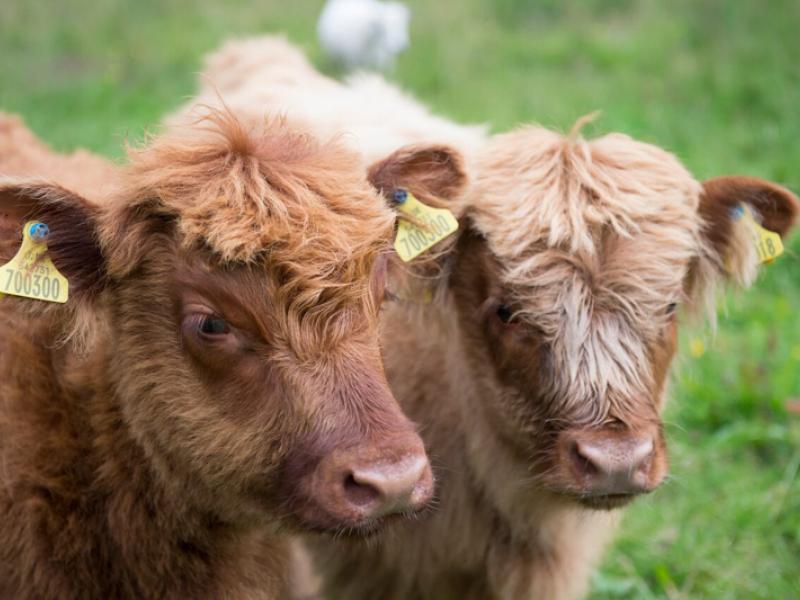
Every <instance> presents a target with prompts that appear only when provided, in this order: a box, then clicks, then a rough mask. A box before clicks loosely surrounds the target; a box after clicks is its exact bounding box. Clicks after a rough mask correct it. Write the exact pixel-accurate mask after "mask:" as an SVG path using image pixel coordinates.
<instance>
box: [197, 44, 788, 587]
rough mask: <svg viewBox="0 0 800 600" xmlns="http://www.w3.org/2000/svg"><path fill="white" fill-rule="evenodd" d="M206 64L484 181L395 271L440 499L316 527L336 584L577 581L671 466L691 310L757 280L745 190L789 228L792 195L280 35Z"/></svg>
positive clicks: (298, 109) (400, 323)
mask: <svg viewBox="0 0 800 600" xmlns="http://www.w3.org/2000/svg"><path fill="white" fill-rule="evenodd" d="M208 65H209V71H208V72H207V73H206V75H207V77H208V79H209V80H210V81H212V82H214V83H215V84H216V85H218V86H220V89H222V90H223V91H224V93H225V95H226V98H230V99H232V100H233V101H234V102H235V104H234V105H233V108H234V109H235V110H236V111H237V113H238V114H243V115H248V116H249V117H252V118H257V117H258V115H259V114H261V113H263V112H264V111H267V110H269V111H275V110H285V111H286V112H287V113H288V114H290V115H291V116H292V117H297V118H301V119H303V120H305V121H306V122H307V123H309V124H311V125H312V126H313V128H314V129H315V130H316V131H318V132H326V133H330V132H333V131H337V130H339V131H344V132H348V135H344V136H343V139H345V140H351V141H352V144H353V146H355V147H356V148H357V149H359V150H360V151H361V152H362V153H363V154H364V155H365V161H370V160H374V159H376V158H377V157H378V153H379V152H386V151H388V150H391V146H395V147H396V146H398V145H400V144H406V143H411V142H414V143H419V142H426V143H430V142H436V143H442V142H449V143H452V144H455V145H456V146H457V147H458V148H459V149H460V150H464V151H465V153H466V154H467V155H468V170H469V173H470V175H471V177H472V182H471V184H470V185H469V186H468V187H466V188H464V189H461V190H452V191H451V194H450V195H444V196H442V197H440V200H439V202H440V203H441V204H443V205H447V206H448V207H449V208H451V210H453V212H455V213H456V214H457V216H458V217H459V219H460V222H461V227H460V229H459V233H458V235H457V236H454V238H451V241H450V242H449V243H442V244H440V246H439V247H438V252H436V253H434V254H433V255H431V256H430V257H429V258H428V259H426V260H423V261H421V262H419V263H417V264H414V263H412V265H411V267H410V268H408V269H402V270H401V269H398V270H396V271H395V272H394V273H393V276H392V277H390V280H391V281H392V287H393V290H394V291H395V292H396V293H397V296H398V297H399V299H398V301H397V302H394V303H391V304H389V305H388V306H387V307H386V308H385V310H384V313H383V316H382V325H383V328H382V338H383V348H384V353H385V354H384V355H385V364H386V367H387V374H388V377H389V381H390V385H391V387H392V390H393V392H394V393H395V395H396V397H397V398H398V399H399V400H400V402H401V405H402V406H403V408H404V410H405V411H406V412H407V414H409V415H410V416H411V417H412V418H414V419H416V420H417V421H419V422H420V423H422V424H423V425H424V430H423V431H424V439H425V443H426V446H427V448H428V451H429V452H430V454H431V456H433V457H435V461H436V464H438V466H439V469H438V472H437V480H438V482H439V483H438V485H439V490H438V496H439V499H440V502H439V504H440V508H439V510H438V511H437V512H436V513H435V514H433V515H432V516H431V517H430V518H428V519H425V520H424V521H420V522H416V523H412V524H410V525H405V526H404V527H402V528H400V527H398V528H395V529H392V530H391V531H390V532H387V535H386V537H385V538H384V540H383V541H384V543H381V544H380V545H378V546H377V547H372V548H363V547H359V546H348V545H347V544H346V543H343V542H338V543H336V542H331V541H329V540H313V543H312V546H313V549H314V552H315V555H316V558H317V566H318V568H319V570H320V571H321V573H322V574H323V575H324V577H325V591H326V592H327V595H328V596H329V597H331V598H347V599H348V600H353V599H358V598H365V599H366V598H384V599H391V598H396V599H400V598H403V599H409V598H430V599H436V600H442V599H444V598H459V599H462V598H476V599H477V598H508V599H517V598H547V599H548V600H552V599H564V598H576V597H578V596H581V595H582V594H583V593H585V590H586V588H587V583H588V576H589V573H590V570H591V567H592V565H593V564H594V563H595V562H596V560H597V558H598V557H599V555H600V553H601V550H602V548H603V546H604V544H605V543H606V541H607V540H608V539H609V538H610V536H611V534H612V532H613V524H614V522H615V520H616V518H615V517H616V514H615V512H614V511H610V510H609V509H613V508H616V507H619V506H622V505H624V504H626V503H627V502H628V501H630V500H631V499H632V498H634V497H635V496H637V495H639V494H642V493H646V492H649V491H651V490H653V489H654V488H656V487H657V486H658V485H659V484H660V483H661V482H662V481H663V479H664V477H665V475H666V472H667V459H666V451H665V442H664V436H663V431H662V422H661V417H660V414H661V411H662V408H663V405H664V402H665V387H666V380H667V373H668V370H669V365H670V362H671V359H672V357H673V354H674V352H675V347H676V339H677V314H678V312H679V311H678V307H679V306H680V305H686V309H687V310H686V311H685V312H687V313H688V312H692V311H694V312H697V311H698V310H699V309H701V308H702V305H705V306H710V299H713V295H714V294H713V290H714V288H715V287H716V284H717V283H719V282H723V281H726V280H734V281H735V282H738V283H740V284H744V285H746V284H749V283H750V282H751V281H752V280H753V278H754V276H755V273H756V267H757V262H758V261H757V260H756V251H755V248H754V245H753V243H752V239H751V233H752V230H753V226H752V223H751V222H750V221H749V219H748V218H746V217H742V216H741V210H742V208H745V207H747V208H749V209H750V210H751V211H752V213H753V214H754V215H755V216H756V218H757V219H759V220H761V222H762V223H763V224H764V226H765V227H766V228H768V229H770V230H773V231H776V232H778V233H779V234H781V235H785V234H786V233H787V232H788V231H789V229H790V227H791V225H792V223H793V221H794V219H795V215H796V213H797V210H798V202H797V199H796V198H795V196H794V195H792V194H791V193H790V192H789V191H788V190H786V189H784V188H782V187H780V186H777V185H775V184H772V183H769V182H766V181H762V180H759V179H755V178H748V177H723V178H718V179H712V180H710V181H707V182H705V183H699V182H697V181H696V180H695V179H694V178H693V177H692V176H691V175H690V174H689V173H688V172H687V171H686V169H685V168H684V167H683V166H682V165H681V164H680V163H679V162H678V160H677V159H676V158H675V157H674V156H672V155H670V154H668V153H667V152H664V151H663V150H661V149H659V148H656V147H654V146H651V145H649V144H644V143H641V142H638V141H635V140H632V139H630V138H629V137H627V136H624V135H619V134H612V135H607V136H604V137H602V138H599V139H596V140H592V141H588V140H584V139H582V138H581V137H580V135H579V127H576V130H575V131H574V132H573V133H572V134H570V135H569V136H563V135H560V134H557V133H554V132H552V131H548V130H546V129H543V128H539V127H522V128H520V129H518V130H516V131H513V132H511V133H508V134H504V135H498V136H494V137H492V138H487V137H485V136H484V135H483V134H482V133H481V132H480V130H477V129H474V128H462V127H460V126H457V125H454V124H450V123H447V122H445V121H443V120H441V119H439V118H436V117H432V116H430V115H429V114H428V113H427V111H426V110H425V109H424V108H422V107H420V106H419V105H418V104H416V103H415V102H414V101H413V100H411V99H410V98H407V97H404V96H403V95H402V94H400V93H399V92H398V91H397V90H395V89H394V88H392V87H390V86H389V85H388V84H386V83H385V82H382V80H380V79H378V78H366V79H364V78H362V79H356V80H354V81H352V82H351V83H349V84H347V85H342V84H339V83H337V82H335V81H332V80H329V79H327V78H325V77H323V76H322V75H320V74H319V73H317V72H315V71H314V70H313V68H312V67H311V66H310V65H309V64H308V62H307V61H306V60H305V59H304V57H303V56H302V55H301V54H300V53H298V52H297V51H296V50H294V49H293V48H291V47H290V46H288V44H286V43H285V42H284V41H282V40H274V39H269V38H266V39H263V40H250V41H246V42H242V43H234V44H230V45H228V46H227V47H226V48H224V49H223V50H222V51H220V52H219V53H218V54H217V55H215V56H212V57H211V58H210V59H209V61H208ZM209 93H210V92H209V91H206V92H204V94H209ZM206 97H208V96H206ZM403 154H404V151H402V150H401V151H398V154H397V155H396V156H395V157H394V159H393V160H397V158H398V157H399V156H402V155H403ZM449 164H451V165H452V167H453V169H454V170H457V168H458V165H457V163H455V162H452V161H451V162H450V163H449ZM371 177H372V180H373V182H374V183H375V184H376V185H377V186H379V187H381V188H382V189H383V190H384V191H385V192H386V193H387V196H388V197H391V196H392V192H393V191H394V190H395V189H396V188H398V187H406V188H409V189H410V190H411V191H413V192H415V193H417V192H418V190H417V188H416V187H415V184H414V182H409V181H407V180H405V179H404V176H403V174H402V173H400V172H396V171H395V170H394V168H393V167H392V165H391V164H389V163H386V164H384V165H377V166H376V167H374V168H373V169H372V170H371ZM433 201H434V199H433V198H431V199H429V202H433ZM426 298H432V301H430V302H428V301H425V299H426Z"/></svg>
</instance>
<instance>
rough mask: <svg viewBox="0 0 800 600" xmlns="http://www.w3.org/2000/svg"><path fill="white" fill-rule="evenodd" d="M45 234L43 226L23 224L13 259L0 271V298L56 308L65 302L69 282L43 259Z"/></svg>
mask: <svg viewBox="0 0 800 600" xmlns="http://www.w3.org/2000/svg"><path fill="white" fill-rule="evenodd" d="M49 233H50V229H49V228H48V227H47V225H45V224H44V223H41V222H39V221H28V222H27V223H25V227H24V228H23V230H22V245H21V246H20V248H19V250H18V251H17V255H16V256H15V257H14V258H12V259H11V260H10V261H9V262H8V263H6V264H5V265H3V266H2V267H0V297H2V295H3V294H10V295H11V296H21V297H22V298H32V299H34V300H44V301H45V302H58V303H60V304H63V303H64V302H66V301H67V299H68V298H69V282H68V281H67V278H66V277H64V276H63V275H62V274H61V273H59V272H58V269H56V266H55V265H54V264H53V261H52V260H50V257H49V256H48V255H47V236H48V235H49Z"/></svg>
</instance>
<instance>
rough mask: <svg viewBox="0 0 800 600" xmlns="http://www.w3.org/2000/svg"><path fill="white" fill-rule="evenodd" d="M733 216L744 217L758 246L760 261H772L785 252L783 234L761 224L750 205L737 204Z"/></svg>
mask: <svg viewBox="0 0 800 600" xmlns="http://www.w3.org/2000/svg"><path fill="white" fill-rule="evenodd" d="M733 218H734V220H738V219H744V221H743V222H744V223H745V225H747V227H748V229H749V230H750V235H751V237H752V239H753V245H754V246H755V247H756V252H757V253H758V260H759V262H761V263H771V262H772V261H773V260H775V259H776V258H778V257H779V256H780V255H781V254H783V242H782V241H781V236H780V235H778V234H777V233H775V232H774V231H770V230H768V229H764V228H763V227H762V226H761V225H759V224H758V223H757V222H756V220H755V219H754V218H753V212H752V211H751V210H750V207H749V206H747V205H746V204H740V205H739V206H737V207H736V208H735V209H734V212H733Z"/></svg>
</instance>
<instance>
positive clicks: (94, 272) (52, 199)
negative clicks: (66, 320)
mask: <svg viewBox="0 0 800 600" xmlns="http://www.w3.org/2000/svg"><path fill="white" fill-rule="evenodd" d="M34 219H35V220H38V221H41V222H43V223H45V224H47V226H48V227H49V229H50V233H49V235H48V237H47V248H48V254H49V256H50V258H51V259H52V261H53V264H54V265H55V266H56V268H57V269H58V270H59V271H60V272H61V274H62V275H64V276H65V277H66V278H67V279H68V280H69V283H70V297H71V298H72V297H75V296H79V295H85V294H94V293H96V292H98V291H99V290H100V289H101V288H102V286H103V284H104V282H105V279H106V269H105V261H104V259H103V254H102V251H101V249H100V243H99V240H98V236H97V224H96V220H97V210H96V208H95V207H94V206H92V204H91V203H90V202H88V201H87V200H86V199H84V198H83V197H81V196H79V195H78V194H75V193H73V192H70V191H69V190H66V189H64V188H62V187H61V186H58V185H54V184H50V183H44V182H40V181H23V180H18V179H9V178H0V264H5V263H6V262H8V261H9V260H11V259H12V258H13V257H14V255H15V254H16V252H17V250H18V249H19V247H20V244H21V243H22V227H23V225H24V224H25V222H26V221H30V220H34Z"/></svg>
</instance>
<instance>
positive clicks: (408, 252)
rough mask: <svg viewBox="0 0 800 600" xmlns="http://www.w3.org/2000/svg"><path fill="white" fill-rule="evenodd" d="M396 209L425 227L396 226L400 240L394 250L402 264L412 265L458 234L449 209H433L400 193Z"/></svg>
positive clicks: (400, 191)
mask: <svg viewBox="0 0 800 600" xmlns="http://www.w3.org/2000/svg"><path fill="white" fill-rule="evenodd" d="M394 201H395V204H396V205H397V209H398V210H399V211H400V212H402V213H405V214H407V215H409V216H410V217H412V218H413V219H414V220H415V221H417V222H418V223H422V224H423V225H424V228H423V227H420V226H418V225H416V224H415V223H411V222H408V221H405V220H402V219H401V220H400V223H399V224H398V226H397V237H396V238H395V240H394V249H395V250H396V251H397V254H398V255H399V256H400V258H401V259H402V260H403V262H409V261H411V260H413V259H415V258H416V257H417V256H419V255H420V254H422V253H423V252H425V251H426V250H428V249H429V248H430V247H431V246H433V245H434V244H436V243H438V242H441V241H442V240H443V239H445V238H446V237H448V236H450V235H452V234H453V233H455V232H456V231H457V230H458V221H457V220H456V218H455V217H454V216H453V213H451V212H450V211H449V210H447V209H446V208H433V207H432V206H428V205H427V204H424V203H422V202H420V201H419V200H417V199H416V198H415V197H414V196H413V195H412V194H411V193H407V192H406V191H405V190H397V191H396V192H395V194H394Z"/></svg>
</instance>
